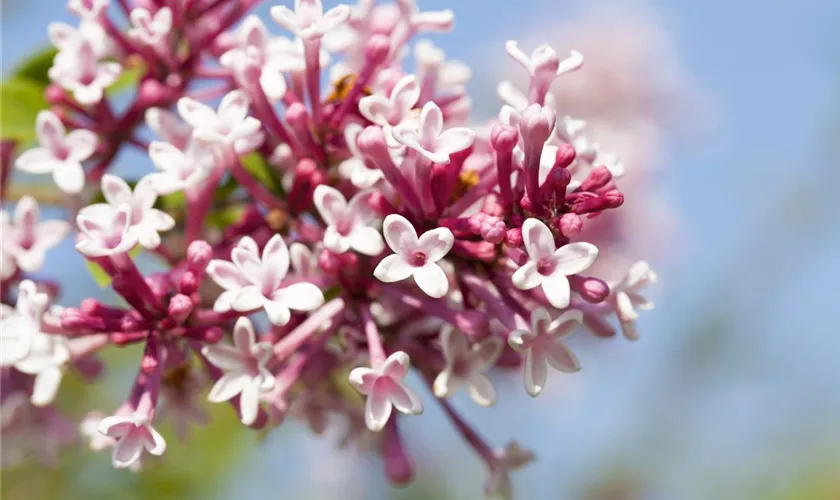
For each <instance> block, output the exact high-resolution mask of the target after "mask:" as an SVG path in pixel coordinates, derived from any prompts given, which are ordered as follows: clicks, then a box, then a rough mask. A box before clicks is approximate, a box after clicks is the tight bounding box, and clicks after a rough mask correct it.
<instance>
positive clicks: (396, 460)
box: [383, 415, 414, 485]
mask: <svg viewBox="0 0 840 500" xmlns="http://www.w3.org/2000/svg"><path fill="white" fill-rule="evenodd" d="M396 418H397V417H396V415H392V416H391V422H389V423H388V425H387V427H386V429H385V436H384V439H383V448H384V449H383V459H384V461H385V474H386V475H387V476H388V480H389V481H390V482H391V484H394V485H405V484H408V483H410V482H411V480H412V479H414V464H412V463H411V459H410V458H409V456H408V454H407V453H406V451H405V447H404V446H403V443H402V439H401V438H400V434H399V430H398V429H397V423H396Z"/></svg>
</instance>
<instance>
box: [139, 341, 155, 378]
mask: <svg viewBox="0 0 840 500" xmlns="http://www.w3.org/2000/svg"><path fill="white" fill-rule="evenodd" d="M149 343H151V339H150V340H149ZM146 345H147V346H148V345H149V344H146ZM159 364H160V361H159V360H158V358H157V355H154V356H153V355H151V354H149V353H143V359H141V360H140V369H141V370H143V373H145V374H146V375H151V374H153V373H154V372H155V370H157V367H158V366H159Z"/></svg>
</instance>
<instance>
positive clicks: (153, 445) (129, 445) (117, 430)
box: [99, 412, 166, 469]
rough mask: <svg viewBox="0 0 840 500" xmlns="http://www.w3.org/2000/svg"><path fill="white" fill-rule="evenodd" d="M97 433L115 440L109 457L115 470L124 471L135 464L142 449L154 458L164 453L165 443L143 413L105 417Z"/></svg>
mask: <svg viewBox="0 0 840 500" xmlns="http://www.w3.org/2000/svg"><path fill="white" fill-rule="evenodd" d="M99 432H100V433H102V434H104V435H106V436H108V437H111V438H114V439H116V440H117V444H116V445H115V446H114V452H113V454H112V455H111V462H112V463H113V465H114V467H116V468H117V469H125V468H126V467H130V466H131V465H132V464H134V463H135V462H137V460H139V459H140V454H141V453H142V452H143V449H144V448H145V449H146V451H148V452H149V453H151V454H152V455H156V456H161V455H163V453H164V452H165V451H166V441H165V440H164V439H163V436H161V435H160V433H158V431H156V430H155V428H154V427H152V424H151V422H149V416H148V415H147V414H145V413H141V412H134V413H132V414H131V415H112V416H110V417H105V418H103V419H102V421H101V422H99Z"/></svg>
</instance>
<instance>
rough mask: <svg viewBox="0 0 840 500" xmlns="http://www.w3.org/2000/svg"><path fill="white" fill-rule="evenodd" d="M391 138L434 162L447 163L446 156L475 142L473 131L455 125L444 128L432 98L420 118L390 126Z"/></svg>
mask: <svg viewBox="0 0 840 500" xmlns="http://www.w3.org/2000/svg"><path fill="white" fill-rule="evenodd" d="M393 134H394V139H396V141H397V142H399V143H400V144H402V145H404V146H406V147H408V148H410V149H413V150H415V151H417V152H418V153H420V154H421V155H423V156H424V157H426V158H428V159H429V160H431V161H433V162H435V163H443V164H446V163H449V156H450V155H452V154H453V153H457V152H460V151H463V150H465V149H467V148H469V147H470V146H472V144H473V142H475V132H473V131H472V130H470V129H468V128H464V127H456V128H451V129H448V130H443V113H441V111H440V108H439V107H438V106H437V104H435V103H434V102H428V103H426V104H425V105H424V106H423V110H422V111H421V112H420V118H419V119H418V120H417V121H416V122H414V121H406V122H403V123H401V124H399V125H397V126H396V127H394V130H393Z"/></svg>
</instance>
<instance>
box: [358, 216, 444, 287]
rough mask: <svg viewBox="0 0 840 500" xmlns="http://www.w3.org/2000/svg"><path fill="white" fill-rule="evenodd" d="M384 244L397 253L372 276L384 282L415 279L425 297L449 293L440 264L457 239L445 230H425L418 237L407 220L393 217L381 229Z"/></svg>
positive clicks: (384, 261)
mask: <svg viewBox="0 0 840 500" xmlns="http://www.w3.org/2000/svg"><path fill="white" fill-rule="evenodd" d="M382 232H383V233H384V235H385V241H386V242H387V243H388V247H390V248H391V250H393V251H394V254H393V255H389V256H387V257H385V258H384V259H382V261H381V262H380V263H379V265H377V266H376V269H375V270H374V271H373V275H374V276H375V277H376V278H377V279H378V280H380V281H384V282H385V283H393V282H395V281H402V280H404V279H406V278H408V277H409V276H412V277H414V281H415V282H417V286H419V287H420V289H421V290H423V292H424V293H426V295H428V296H430V297H434V298H441V297H443V296H444V295H446V293H447V292H448V291H449V280H448V279H447V277H446V273H444V272H443V269H442V268H441V267H440V265H439V264H438V261H440V260H441V259H443V258H444V257H445V256H446V254H448V253H449V250H451V249H452V245H453V244H454V243H455V237H454V236H453V235H452V231H450V230H449V229H447V228H445V227H440V228H437V229H432V230H431V231H426V232H425V233H423V234H422V235H421V236H420V237H419V238H418V237H417V231H415V229H414V226H412V225H411V223H410V222H408V220H406V218H405V217H403V216H401V215H396V214H391V215H389V216H388V217H386V218H385V223H384V224H383V226H382Z"/></svg>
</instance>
